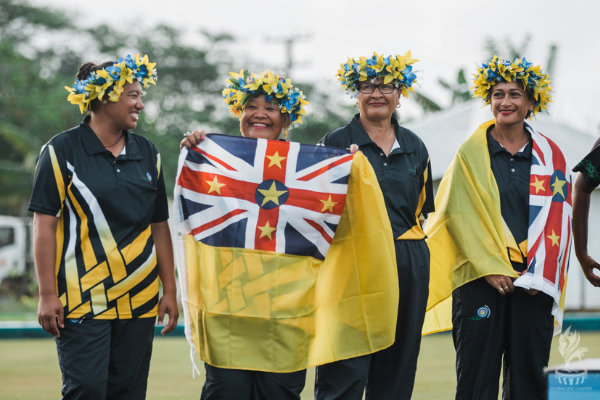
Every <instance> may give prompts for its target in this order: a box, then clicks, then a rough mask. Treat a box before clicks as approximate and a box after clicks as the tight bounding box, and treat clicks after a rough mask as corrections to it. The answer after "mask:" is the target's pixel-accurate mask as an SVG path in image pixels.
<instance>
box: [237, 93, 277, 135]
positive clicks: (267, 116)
mask: <svg viewBox="0 0 600 400" xmlns="http://www.w3.org/2000/svg"><path fill="white" fill-rule="evenodd" d="M240 128H241V130H242V136H244V137H250V138H255V139H271V140H277V139H279V136H280V135H281V130H282V129H283V122H282V118H281V111H280V110H279V104H277V102H275V101H273V100H271V101H266V100H265V95H264V94H262V95H260V96H257V97H253V98H251V99H250V100H248V102H247V103H246V105H245V106H244V112H243V113H242V119H241V120H240Z"/></svg>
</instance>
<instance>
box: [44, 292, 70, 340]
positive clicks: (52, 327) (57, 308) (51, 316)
mask: <svg viewBox="0 0 600 400" xmlns="http://www.w3.org/2000/svg"><path fill="white" fill-rule="evenodd" d="M64 320H65V318H64V309H63V305H62V303H61V302H60V299H59V298H58V296H56V295H45V296H40V302H39V304H38V322H39V323H40V325H41V327H42V328H43V329H44V330H45V331H46V332H48V333H49V334H51V335H52V336H54V337H59V336H60V332H59V330H58V327H59V326H60V327H61V328H64V327H65V321H64ZM57 322H58V324H57Z"/></svg>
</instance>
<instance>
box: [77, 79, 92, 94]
mask: <svg viewBox="0 0 600 400" xmlns="http://www.w3.org/2000/svg"><path fill="white" fill-rule="evenodd" d="M89 81H90V80H89V78H88V79H83V80H81V81H80V80H79V79H77V80H76V81H75V85H74V86H73V88H74V89H75V91H76V92H77V93H83V92H85V87H86V86H87V84H88V82H89Z"/></svg>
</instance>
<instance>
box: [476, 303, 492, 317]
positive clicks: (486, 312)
mask: <svg viewBox="0 0 600 400" xmlns="http://www.w3.org/2000/svg"><path fill="white" fill-rule="evenodd" d="M477 316H478V317H479V318H487V317H489V316H490V308H489V307H488V306H483V307H479V308H478V309H477Z"/></svg>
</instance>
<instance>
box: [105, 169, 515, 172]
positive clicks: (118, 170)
mask: <svg viewBox="0 0 600 400" xmlns="http://www.w3.org/2000/svg"><path fill="white" fill-rule="evenodd" d="M513 171H514V170H513ZM117 172H121V170H120V169H117Z"/></svg>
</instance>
